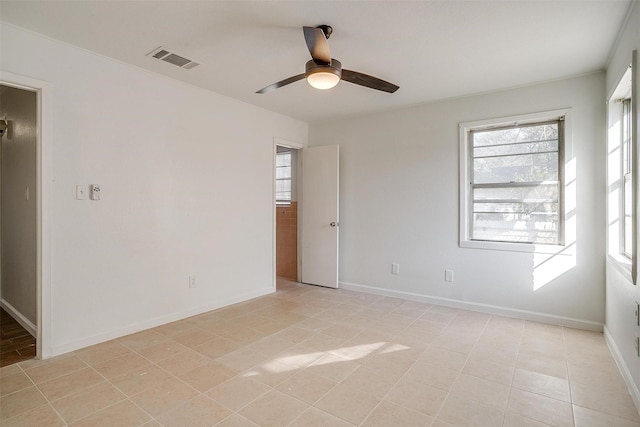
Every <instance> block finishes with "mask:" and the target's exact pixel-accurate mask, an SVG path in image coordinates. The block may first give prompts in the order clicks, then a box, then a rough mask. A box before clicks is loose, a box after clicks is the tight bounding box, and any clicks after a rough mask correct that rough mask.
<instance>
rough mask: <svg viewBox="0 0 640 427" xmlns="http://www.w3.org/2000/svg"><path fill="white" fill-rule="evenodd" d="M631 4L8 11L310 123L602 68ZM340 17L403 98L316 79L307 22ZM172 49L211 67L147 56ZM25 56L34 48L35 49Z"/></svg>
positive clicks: (346, 46) (350, 47)
mask: <svg viewBox="0 0 640 427" xmlns="http://www.w3.org/2000/svg"><path fill="white" fill-rule="evenodd" d="M630 4H631V1H630V0H619V1H618V0H599V1H568V0H564V1H558V0H551V1H524V0H511V1H481V0H480V1H453V0H451V1H442V0H441V1H306V0H299V1H238V0H236V1H190V0H180V1H152V0H147V1H96V0H85V1H73V2H72V1H65V2H57V1H56V2H53V1H23V0H22V1H5V0H2V1H1V2H0V17H1V19H2V20H3V21H5V22H9V23H12V24H15V25H18V26H20V27H23V28H27V29H30V30H33V31H35V32H38V33H42V34H45V35H47V36H50V37H52V38H54V39H58V40H62V41H65V42H67V43H70V44H73V45H77V46H80V47H82V48H85V49H88V50H91V51H94V52H98V53H100V54H102V55H105V56H108V57H112V58H115V59H118V60H120V61H123V62H127V63H130V64H133V65H136V66H138V67H141V68H145V69H148V70H151V71H154V72H156V73H160V74H164V75H167V76H170V77H172V78H175V79H178V80H183V81H185V82H189V83H191V84H194V85H197V86H201V87H203V88H207V89H210V90H212V91H214V92H217V93H220V94H223V95H227V96H229V97H232V98H236V99H239V100H242V101H245V102H248V103H250V104H254V105H257V106H260V107H264V108H266V109H269V110H272V111H276V112H280V113H282V114H286V115H288V116H291V117H295V118H298V119H301V120H304V121H307V122H316V121H321V120H326V119H330V118H332V117H336V116H345V115H355V114H361V113H365V112H372V111H381V110H388V109H395V108H401V107H404V106H408V105H414V104H421V103H425V102H429V101H434V100H438V99H444V98H451V97H457V96H463V95H468V94H474V93H481V92H487V91H493V90H497V89H503V88H508V87H514V86H521V85H527V84H532V83H537V82H541V81H548V80H554V79H559V78H564V77H569V76H574V75H579V74H583V73H589V72H593V71H597V70H601V69H603V68H604V67H605V66H606V62H607V58H608V56H609V53H610V51H611V49H612V47H613V45H614V43H615V40H616V37H617V35H618V32H619V29H620V27H621V26H622V24H623V22H624V19H625V16H626V14H627V11H628V9H629V8H630ZM320 24H329V25H331V26H333V35H332V36H331V38H330V39H329V45H330V47H331V54H332V56H333V57H334V58H336V59H339V60H340V61H341V62H342V64H343V66H344V68H347V69H351V70H355V71H360V72H363V73H366V74H371V75H374V76H376V77H380V78H382V79H384V80H388V81H390V82H392V83H395V84H397V85H399V86H400V89H399V90H398V91H397V92H396V93H395V94H388V93H383V92H378V91H374V90H371V89H367V88H364V87H360V86H356V85H353V84H350V83H347V82H341V83H340V84H339V85H338V86H337V87H336V88H334V89H332V90H329V91H319V90H316V89H313V88H311V87H310V86H309V85H308V84H307V83H306V82H305V81H299V82H296V83H293V84H291V85H289V86H286V87H284V88H280V89H278V90H277V91H275V92H271V93H269V94H265V95H259V94H256V93H255V91H256V90H258V89H260V88H262V87H264V86H266V85H268V84H270V83H273V82H276V81H279V80H282V79H284V78H287V77H290V76H292V75H295V74H300V73H303V72H304V65H305V62H306V61H307V60H309V59H310V56H309V52H308V50H307V47H306V45H305V41H304V37H303V34H302V26H303V25H308V26H316V25H320ZM158 46H164V47H165V48H168V49H171V50H174V51H175V52H176V53H178V54H180V55H182V56H185V57H187V58H190V59H192V60H194V61H196V62H199V63H200V64H201V65H200V66H198V67H196V68H194V69H192V70H183V69H180V68H178V67H175V66H173V65H170V64H167V63H164V62H161V61H158V60H156V59H153V58H150V57H148V56H145V55H146V54H147V53H149V52H150V51H152V50H153V49H155V48H157V47H158ZM25 54H28V53H27V52H25Z"/></svg>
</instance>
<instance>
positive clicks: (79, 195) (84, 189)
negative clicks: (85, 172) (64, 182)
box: [76, 185, 89, 200]
mask: <svg viewBox="0 0 640 427" xmlns="http://www.w3.org/2000/svg"><path fill="white" fill-rule="evenodd" d="M88 194H89V186H88V185H76V200H86V199H87V197H88Z"/></svg>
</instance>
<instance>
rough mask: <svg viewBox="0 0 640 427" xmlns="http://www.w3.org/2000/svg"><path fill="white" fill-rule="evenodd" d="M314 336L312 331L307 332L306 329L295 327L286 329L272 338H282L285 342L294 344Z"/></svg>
mask: <svg viewBox="0 0 640 427" xmlns="http://www.w3.org/2000/svg"><path fill="white" fill-rule="evenodd" d="M313 334H314V332H313V331H309V330H307V329H303V328H300V327H297V326H291V327H288V328H286V329H284V330H282V331H280V332H278V333H277V334H275V335H274V336H276V337H279V338H283V339H285V340H288V341H291V342H293V343H294V344H297V343H300V342H302V341H304V340H306V339H308V338H309V337H311V336H312V335H313Z"/></svg>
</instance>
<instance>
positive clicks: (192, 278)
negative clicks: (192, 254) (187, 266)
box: [189, 276, 196, 288]
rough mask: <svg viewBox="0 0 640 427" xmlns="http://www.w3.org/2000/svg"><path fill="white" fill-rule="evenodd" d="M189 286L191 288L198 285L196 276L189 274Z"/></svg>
mask: <svg viewBox="0 0 640 427" xmlns="http://www.w3.org/2000/svg"><path fill="white" fill-rule="evenodd" d="M189 287H190V288H195V287H196V276H189Z"/></svg>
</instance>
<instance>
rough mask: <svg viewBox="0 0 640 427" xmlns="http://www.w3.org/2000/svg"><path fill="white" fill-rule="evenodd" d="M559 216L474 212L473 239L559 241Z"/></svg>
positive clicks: (548, 242) (551, 242) (526, 241)
mask: <svg viewBox="0 0 640 427" xmlns="http://www.w3.org/2000/svg"><path fill="white" fill-rule="evenodd" d="M557 236H558V216H557V215H556V216H549V215H546V214H533V213H532V214H515V213H474V214H473V236H472V237H473V239H474V240H491V241H498V242H522V243H538V244H557V243H558V238H557Z"/></svg>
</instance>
